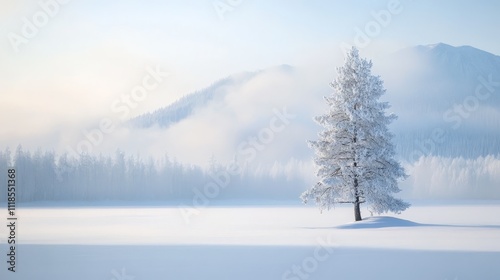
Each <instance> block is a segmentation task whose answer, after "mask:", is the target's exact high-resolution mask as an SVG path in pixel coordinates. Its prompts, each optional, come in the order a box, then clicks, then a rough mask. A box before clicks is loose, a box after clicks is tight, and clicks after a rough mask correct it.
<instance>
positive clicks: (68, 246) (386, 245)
mask: <svg viewBox="0 0 500 280" xmlns="http://www.w3.org/2000/svg"><path fill="white" fill-rule="evenodd" d="M414 204H415V205H413V206H412V207H411V208H410V209H409V210H407V211H406V212H404V213H403V214H401V215H398V216H392V217H372V218H368V219H366V220H364V221H362V222H359V223H353V222H352V219H353V210H352V207H339V208H336V209H335V210H334V211H330V212H323V214H320V213H319V211H318V210H317V209H316V208H312V207H301V206H277V207H269V206H239V207H237V206H234V207H233V206H214V207H209V208H204V209H199V210H200V212H199V214H198V215H197V216H195V217H193V218H192V219H191V220H190V223H189V224H187V223H186V221H185V220H184V219H183V217H182V215H181V212H180V209H179V208H178V207H176V206H158V205H156V206H154V205H150V206H147V205H142V206H119V205H115V206H64V205H60V206H55V207H49V206H46V205H41V204H39V205H37V204H32V205H29V206H25V207H23V206H22V205H21V207H20V208H19V210H18V215H19V228H18V233H17V236H18V243H19V244H18V247H17V255H18V262H17V270H18V271H17V272H16V273H11V272H8V271H7V265H6V264H4V265H2V266H3V267H2V268H0V279H9V280H10V279H16V280H17V279H29V280H31V279H55V280H58V279H106V280H109V279H112V280H113V279H114V280H122V279H123V280H125V279H127V280H131V279H135V280H141V279H147V280H150V279H294V280H295V279H368V278H370V279H500V268H498V263H499V261H500V217H499V216H498V215H497V213H498V212H499V210H500V202H496V201H493V202H463V201H454V202H436V203H433V202H429V203H418V202H417V203H414ZM362 211H363V214H364V217H366V215H369V213H368V212H367V211H366V209H363V210H362ZM0 218H1V219H2V220H6V215H5V213H1V215H0ZM0 234H1V235H0V237H1V238H0V241H1V244H2V245H1V252H2V255H4V256H5V254H4V252H6V251H7V245H6V238H5V237H6V236H7V232H6V230H5V229H4V228H3V227H2V229H1V231H0ZM4 258H5V257H4ZM131 277H133V278H131Z"/></svg>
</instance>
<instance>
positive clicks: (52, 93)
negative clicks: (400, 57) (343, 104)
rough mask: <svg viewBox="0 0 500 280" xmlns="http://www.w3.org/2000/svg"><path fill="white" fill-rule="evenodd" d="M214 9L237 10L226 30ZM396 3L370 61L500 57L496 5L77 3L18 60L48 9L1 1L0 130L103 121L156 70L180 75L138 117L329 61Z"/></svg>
mask: <svg viewBox="0 0 500 280" xmlns="http://www.w3.org/2000/svg"><path fill="white" fill-rule="evenodd" d="M52 1H55V0H52ZM41 2H44V3H46V2H50V1H49V0H42V1H41ZM217 3H219V4H220V3H239V4H238V5H236V6H234V7H232V8H231V10H230V11H227V12H225V13H223V14H222V17H223V19H222V18H221V13H220V12H219V13H218V12H217V11H216V9H215V8H214V4H217ZM390 3H396V4H397V3H399V6H400V8H399V9H401V12H399V13H397V14H392V15H391V19H390V20H389V21H388V22H387V24H386V26H381V25H379V27H380V29H379V30H375V31H376V32H374V33H375V34H374V35H373V36H369V43H368V44H367V45H366V46H362V47H361V51H362V53H364V54H366V55H367V56H376V55H379V54H384V53H388V52H392V51H395V50H397V49H399V48H403V47H407V46H412V45H418V44H431V43H436V42H444V43H448V44H451V45H472V46H474V47H477V48H480V49H483V50H486V51H489V52H492V53H495V54H500V43H499V42H500V41H499V39H498V35H499V34H498V27H499V26H500V17H499V16H498V15H499V14H500V2H499V1H451V0H448V1H430V0H427V1H416V0H415V1H410V0H400V1H395V2H394V1H392V2H391V1H390V0H385V1H383V0H373V1H305V0H279V1H255V0H240V1H236V0H232V1H228V0H221V1H213V0H200V1H195V0H184V1H181V0H177V1H160V0H153V1H131V0H128V1H123V0H122V1H96V0H72V1H69V3H67V4H64V5H61V6H60V7H59V10H58V11H57V12H55V13H54V15H53V16H50V18H49V20H48V22H47V24H45V25H44V26H42V27H40V28H38V29H39V30H38V31H36V32H35V33H34V35H33V38H27V39H26V40H27V42H25V43H21V44H19V45H17V48H18V50H19V51H18V52H16V51H15V47H14V46H13V45H12V43H11V42H10V40H12V34H17V35H19V36H23V35H22V29H23V27H24V25H25V23H24V21H23V18H27V19H28V20H29V21H30V22H32V21H33V16H34V15H37V13H38V14H40V12H43V9H42V8H41V7H40V4H39V1H2V2H1V3H0V34H1V37H0V38H2V39H1V40H0V59H1V60H2V64H1V65H0V94H1V95H2V96H1V98H2V100H4V101H3V102H2V103H1V105H0V112H1V113H0V114H1V118H0V119H1V122H0V125H1V126H2V127H4V129H3V131H4V132H3V133H6V134H9V135H17V137H25V136H29V135H30V134H29V133H28V132H27V131H30V133H31V132H32V131H37V130H44V129H51V128H52V127H53V126H55V125H56V124H58V123H59V122H61V121H62V120H64V121H68V122H69V121H82V120H85V119H86V118H89V117H99V116H102V115H107V114H109V107H110V104H111V103H112V102H113V100H115V99H116V98H118V97H119V96H120V95H121V94H122V93H123V92H127V91H129V90H130V88H132V87H133V86H134V85H136V84H137V83H138V82H139V81H140V80H141V79H142V77H143V76H144V75H145V74H144V73H145V72H146V70H145V69H146V68H147V67H154V66H157V65H159V66H160V67H161V68H162V69H164V70H165V71H168V72H169V73H171V74H172V76H171V77H170V78H169V80H168V81H167V82H164V83H162V84H161V85H160V86H159V88H158V89H157V90H156V91H157V92H155V94H153V93H152V94H150V97H148V99H147V100H145V101H144V102H143V103H142V104H141V106H140V107H139V108H137V109H136V110H135V111H134V112H133V115H137V114H140V113H142V112H146V111H149V110H153V109H155V108H158V107H161V106H164V105H167V104H168V103H170V102H172V101H173V100H175V99H177V98H179V97H180V96H182V95H183V94H186V93H189V92H191V91H193V90H196V89H199V88H201V87H204V86H207V85H209V84H210V83H211V82H213V81H215V80H217V79H219V78H222V77H225V76H227V75H230V74H232V73H235V72H240V71H252V70H257V69H262V68H265V67H269V66H273V65H277V64H283V63H287V64H292V65H296V64H307V63H308V62H309V61H321V60H324V61H327V62H329V61H331V60H332V57H336V56H338V55H340V54H341V48H340V45H341V44H342V43H343V42H345V43H347V44H353V42H354V39H355V36H356V34H357V31H356V30H357V28H359V29H360V30H365V28H366V27H367V26H369V25H370V22H372V23H373V22H374V20H375V19H374V15H373V13H378V12H380V11H382V10H388V5H390ZM333 66H335V65H333ZM332 75H333V73H332ZM12 118H16V119H17V122H16V125H12V123H11V121H10V120H11V119H12ZM26 128H30V129H28V130H27V129H26ZM0 136H1V137H4V136H5V135H4V134H2V135H0Z"/></svg>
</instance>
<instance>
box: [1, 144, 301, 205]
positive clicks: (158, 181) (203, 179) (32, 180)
mask: <svg viewBox="0 0 500 280" xmlns="http://www.w3.org/2000/svg"><path fill="white" fill-rule="evenodd" d="M207 161H210V165H209V167H208V168H202V167H199V166H195V165H191V164H182V163H180V162H178V161H177V160H175V159H172V158H170V157H169V156H168V155H165V156H164V157H163V158H161V159H153V158H149V159H146V160H143V159H141V158H139V157H137V156H132V155H126V154H125V153H124V152H122V151H116V153H115V155H114V156H103V155H100V156H94V155H80V157H79V158H73V157H70V156H68V155H67V154H63V155H60V156H58V155H56V154H55V153H54V152H47V151H45V152H44V151H42V150H37V151H35V152H30V151H26V150H23V149H22V147H18V148H17V149H16V151H15V152H13V153H12V152H11V151H10V150H9V149H6V150H4V151H0V168H2V170H7V168H9V167H11V166H15V168H16V172H17V174H18V180H17V185H18V188H17V189H18V191H17V199H18V200H19V201H21V202H29V201H53V200H81V201H91V200H92V201H103V200H134V201H139V200H148V201H151V200H162V201H174V200H191V199H193V197H194V196H195V195H196V193H197V192H196V190H199V191H201V192H203V188H204V186H205V185H207V184H209V183H210V182H213V181H215V182H217V181H216V180H217V178H218V177H220V176H226V175H228V178H229V182H228V186H227V187H224V188H223V190H222V187H221V191H220V193H219V195H217V197H215V198H214V199H225V198H226V199H227V198H230V199H271V200H272V199H296V198H297V196H298V194H299V193H300V190H302V189H303V187H304V185H305V183H304V179H303V177H302V176H301V171H300V170H301V169H302V168H303V166H301V164H300V163H299V162H290V163H289V164H288V165H285V166H281V165H277V164H276V165H273V166H268V167H264V166H262V167H258V168H256V169H252V170H245V169H244V168H243V167H242V169H241V172H239V173H238V174H234V173H229V172H228V171H227V167H226V166H223V165H221V164H219V163H217V162H216V161H215V160H213V159H212V160H210V159H207ZM0 180H4V181H5V180H6V174H0ZM1 198H2V201H5V200H6V196H2V197H1Z"/></svg>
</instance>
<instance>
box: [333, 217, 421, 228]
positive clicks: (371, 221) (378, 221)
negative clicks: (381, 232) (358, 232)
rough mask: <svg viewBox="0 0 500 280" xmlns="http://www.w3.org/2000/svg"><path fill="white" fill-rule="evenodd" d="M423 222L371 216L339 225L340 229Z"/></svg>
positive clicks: (400, 225)
mask: <svg viewBox="0 0 500 280" xmlns="http://www.w3.org/2000/svg"><path fill="white" fill-rule="evenodd" d="M421 225H422V224H419V223H415V222H412V221H409V220H404V219H398V218H394V217H388V216H379V217H369V218H365V219H363V220H362V221H359V222H352V223H349V224H345V225H340V226H337V227H336V228H339V229H357V228H387V227H415V226H421Z"/></svg>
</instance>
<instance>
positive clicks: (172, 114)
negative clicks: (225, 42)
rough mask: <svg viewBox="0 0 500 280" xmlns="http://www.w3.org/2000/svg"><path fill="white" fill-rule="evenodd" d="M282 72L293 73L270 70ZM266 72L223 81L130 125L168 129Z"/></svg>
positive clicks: (133, 120) (285, 69) (283, 68)
mask: <svg viewBox="0 0 500 280" xmlns="http://www.w3.org/2000/svg"><path fill="white" fill-rule="evenodd" d="M271 70H280V71H284V72H288V71H293V68H292V67H291V66H289V65H281V66H278V67H273V68H271V69H268V70H267V71H271ZM265 73H266V70H263V71H256V72H244V73H239V74H235V75H232V76H230V77H226V78H224V79H221V80H219V81H217V82H215V83H213V84H212V85H210V86H208V87H207V88H204V89H202V90H199V91H196V92H194V93H191V94H188V95H186V96H184V97H182V98H181V99H179V100H177V101H176V102H174V103H172V104H170V105H169V106H166V107H163V108H160V109H157V110H156V111H154V112H151V113H146V114H143V115H140V116H137V117H135V118H134V119H132V120H131V121H130V123H131V124H132V125H134V126H136V127H139V128H148V127H152V126H159V127H162V128H167V127H169V126H170V125H172V124H175V123H178V122H180V121H182V120H184V119H187V118H189V117H190V116H191V115H192V114H194V113H195V112H196V110H198V109H201V108H203V107H205V106H207V105H208V104H210V102H214V101H216V100H221V99H223V98H224V97H225V96H226V95H227V94H228V93H229V92H230V91H231V90H232V89H234V87H237V86H239V85H242V84H245V83H247V82H248V81H250V80H251V79H253V78H255V77H257V76H259V75H263V74H265Z"/></svg>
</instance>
